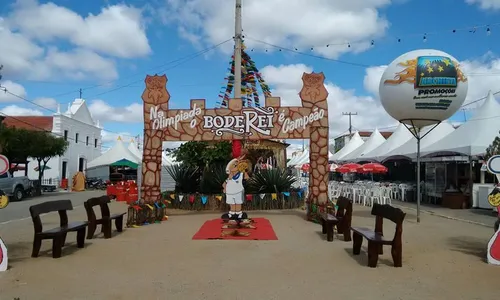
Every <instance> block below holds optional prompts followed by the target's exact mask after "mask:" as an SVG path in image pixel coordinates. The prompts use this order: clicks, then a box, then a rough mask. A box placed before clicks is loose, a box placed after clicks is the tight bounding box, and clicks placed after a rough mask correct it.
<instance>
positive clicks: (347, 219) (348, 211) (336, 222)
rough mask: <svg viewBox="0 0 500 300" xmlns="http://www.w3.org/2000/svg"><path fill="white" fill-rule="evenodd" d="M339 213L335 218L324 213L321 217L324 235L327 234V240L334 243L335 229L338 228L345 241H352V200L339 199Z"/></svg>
mask: <svg viewBox="0 0 500 300" xmlns="http://www.w3.org/2000/svg"><path fill="white" fill-rule="evenodd" d="M337 206H338V209H337V212H336V213H335V216H333V215H331V214H329V213H324V214H322V215H321V219H320V222H321V227H322V232H323V234H325V233H326V240H327V241H329V242H331V241H333V228H334V227H335V226H336V227H337V232H338V233H339V234H344V241H346V242H350V241H351V231H350V228H351V220H352V200H349V199H348V198H346V197H339V198H338V200H337Z"/></svg>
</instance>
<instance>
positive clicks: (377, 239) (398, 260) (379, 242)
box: [351, 203, 406, 268]
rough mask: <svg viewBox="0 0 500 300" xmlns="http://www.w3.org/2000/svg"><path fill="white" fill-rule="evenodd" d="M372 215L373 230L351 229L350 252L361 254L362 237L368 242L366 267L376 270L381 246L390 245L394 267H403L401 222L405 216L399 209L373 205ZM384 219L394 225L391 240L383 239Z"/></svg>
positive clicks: (381, 252) (381, 250) (386, 205)
mask: <svg viewBox="0 0 500 300" xmlns="http://www.w3.org/2000/svg"><path fill="white" fill-rule="evenodd" d="M372 215H374V216H376V218H375V230H370V229H368V228H362V227H351V230H352V233H353V243H352V244H353V245H352V252H353V254H354V255H359V254H360V253H361V244H362V243H363V237H364V238H366V239H367V240H368V266H369V267H370V268H376V267H377V262H378V256H379V254H383V253H384V252H383V249H382V248H383V246H384V245H390V246H391V247H392V248H391V254H392V259H393V261H394V267H402V265H403V262H402V260H403V258H402V257H403V255H402V252H403V242H402V233H403V221H404V218H405V216H406V214H405V213H404V212H403V211H402V210H401V209H399V208H395V207H392V206H390V205H388V204H384V205H381V204H377V203H374V204H373V207H372ZM384 219H389V220H391V221H392V222H394V223H395V224H396V232H395V234H394V238H393V239H392V240H388V239H386V238H385V237H384V232H383V225H384V224H383V222H384Z"/></svg>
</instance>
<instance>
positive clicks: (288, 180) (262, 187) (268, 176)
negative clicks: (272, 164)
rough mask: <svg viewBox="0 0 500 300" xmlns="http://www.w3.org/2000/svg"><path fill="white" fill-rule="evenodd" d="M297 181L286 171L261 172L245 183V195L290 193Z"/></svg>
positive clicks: (278, 169)
mask: <svg viewBox="0 0 500 300" xmlns="http://www.w3.org/2000/svg"><path fill="white" fill-rule="evenodd" d="M296 180H297V179H296V178H295V177H294V176H293V175H290V174H288V171H287V170H286V169H280V168H276V169H271V170H262V171H261V172H259V173H255V174H253V176H252V177H251V178H250V179H249V180H248V182H247V193H281V192H286V191H290V189H291V188H292V184H293V183H295V181H296Z"/></svg>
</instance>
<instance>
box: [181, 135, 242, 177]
mask: <svg viewBox="0 0 500 300" xmlns="http://www.w3.org/2000/svg"><path fill="white" fill-rule="evenodd" d="M231 150H232V148H231V143H230V142H227V141H222V142H217V143H215V144H209V143H207V142H195V141H191V142H187V143H184V144H182V145H181V146H180V147H179V148H177V149H175V150H174V151H173V154H174V156H175V159H176V160H177V161H178V162H180V163H182V164H184V165H186V166H190V167H197V168H198V169H199V170H200V171H202V170H203V169H204V168H205V167H207V166H212V165H214V164H220V163H227V162H228V161H229V159H231Z"/></svg>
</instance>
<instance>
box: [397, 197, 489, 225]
mask: <svg viewBox="0 0 500 300" xmlns="http://www.w3.org/2000/svg"><path fill="white" fill-rule="evenodd" d="M392 205H394V206H399V207H401V208H406V209H410V210H413V211H416V210H417V204H416V203H415V202H402V201H393V202H392ZM420 212H421V213H422V214H421V217H422V218H425V215H429V214H430V215H434V216H438V217H441V218H446V219H451V220H457V221H462V222H466V223H471V224H476V225H482V226H486V227H491V228H493V225H494V224H495V221H496V220H497V213H496V212H494V211H493V210H490V209H478V208H471V209H449V208H445V207H442V206H439V205H432V204H426V203H425V204H421V205H420Z"/></svg>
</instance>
